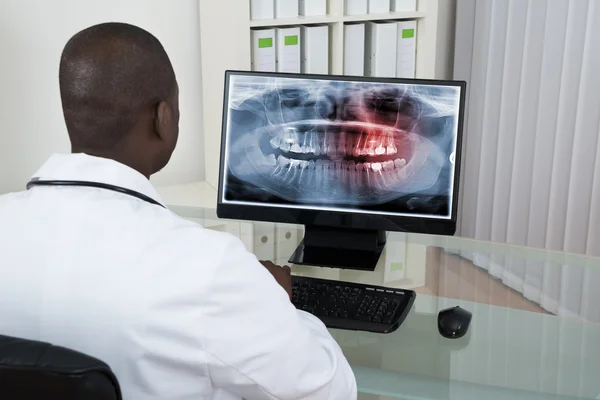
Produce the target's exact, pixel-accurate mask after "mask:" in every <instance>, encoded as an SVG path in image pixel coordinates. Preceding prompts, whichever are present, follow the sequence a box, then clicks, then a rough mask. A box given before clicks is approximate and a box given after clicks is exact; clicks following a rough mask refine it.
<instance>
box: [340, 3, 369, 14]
mask: <svg viewBox="0 0 600 400" xmlns="http://www.w3.org/2000/svg"><path fill="white" fill-rule="evenodd" d="M345 6H346V7H345V14H346V15H365V14H367V12H368V10H369V8H368V6H367V0H346V3H345Z"/></svg>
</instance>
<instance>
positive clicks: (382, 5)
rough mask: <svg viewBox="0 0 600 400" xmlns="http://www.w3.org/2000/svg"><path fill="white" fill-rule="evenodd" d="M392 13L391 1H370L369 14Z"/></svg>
mask: <svg viewBox="0 0 600 400" xmlns="http://www.w3.org/2000/svg"><path fill="white" fill-rule="evenodd" d="M389 12H390V0H369V14H385V13H389Z"/></svg>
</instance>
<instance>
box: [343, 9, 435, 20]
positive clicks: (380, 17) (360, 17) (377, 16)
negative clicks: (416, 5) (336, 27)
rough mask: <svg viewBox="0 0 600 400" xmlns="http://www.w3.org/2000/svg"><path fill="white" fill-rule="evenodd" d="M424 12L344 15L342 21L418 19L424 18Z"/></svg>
mask: <svg viewBox="0 0 600 400" xmlns="http://www.w3.org/2000/svg"><path fill="white" fill-rule="evenodd" d="M426 16H427V13H426V12H423V11H408V12H395V11H392V12H389V13H385V14H363V15H344V17H343V18H342V21H344V22H364V21H382V20H386V19H418V18H425V17H426Z"/></svg>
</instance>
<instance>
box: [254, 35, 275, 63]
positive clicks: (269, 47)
mask: <svg viewBox="0 0 600 400" xmlns="http://www.w3.org/2000/svg"><path fill="white" fill-rule="evenodd" d="M275 60H276V58H275V29H253V30H252V70H253V71H263V72H275V68H276V66H275V65H276V64H275Z"/></svg>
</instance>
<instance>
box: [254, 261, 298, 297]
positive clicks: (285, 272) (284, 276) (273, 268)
mask: <svg viewBox="0 0 600 400" xmlns="http://www.w3.org/2000/svg"><path fill="white" fill-rule="evenodd" d="M260 263H261V264H262V265H264V267H265V268H266V269H267V270H268V271H269V272H270V273H271V275H273V277H274V278H275V280H276V281H277V283H279V284H280V285H281V287H282V288H284V289H285V291H286V292H287V293H288V295H289V296H290V300H291V299H292V270H291V269H290V267H288V266H287V265H285V266H283V267H281V266H279V265H275V264H273V263H272V262H271V261H261V262H260Z"/></svg>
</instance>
